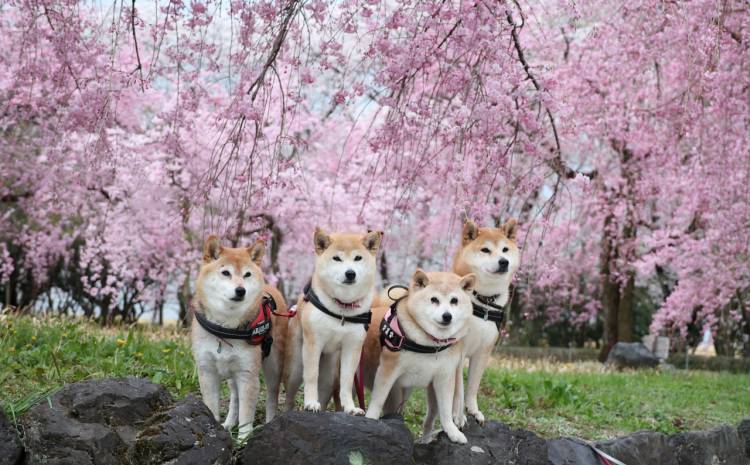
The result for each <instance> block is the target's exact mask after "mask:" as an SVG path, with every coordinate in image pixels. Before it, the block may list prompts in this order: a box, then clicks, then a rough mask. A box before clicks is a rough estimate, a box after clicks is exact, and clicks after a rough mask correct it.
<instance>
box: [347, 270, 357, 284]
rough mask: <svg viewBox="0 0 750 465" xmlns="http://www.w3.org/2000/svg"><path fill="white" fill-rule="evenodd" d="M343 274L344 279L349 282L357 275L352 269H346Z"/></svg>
mask: <svg viewBox="0 0 750 465" xmlns="http://www.w3.org/2000/svg"><path fill="white" fill-rule="evenodd" d="M344 276H346V280H347V281H349V282H351V281H354V278H356V277H357V273H356V272H355V271H354V270H346V273H344Z"/></svg>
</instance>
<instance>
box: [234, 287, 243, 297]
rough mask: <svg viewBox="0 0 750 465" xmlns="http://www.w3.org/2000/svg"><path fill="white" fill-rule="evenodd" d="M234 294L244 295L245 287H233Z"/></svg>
mask: <svg viewBox="0 0 750 465" xmlns="http://www.w3.org/2000/svg"><path fill="white" fill-rule="evenodd" d="M234 295H236V296H237V297H245V288H244V287H242V286H240V287H237V288H235V289H234Z"/></svg>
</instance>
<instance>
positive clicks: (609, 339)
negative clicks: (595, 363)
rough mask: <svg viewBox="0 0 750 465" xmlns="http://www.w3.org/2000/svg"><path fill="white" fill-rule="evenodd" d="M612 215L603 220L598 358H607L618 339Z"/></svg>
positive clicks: (617, 304) (617, 285)
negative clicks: (601, 321)
mask: <svg viewBox="0 0 750 465" xmlns="http://www.w3.org/2000/svg"><path fill="white" fill-rule="evenodd" d="M613 220H614V216H613V215H612V214H609V215H607V217H606V218H605V220H604V233H603V236H602V256H601V275H602V311H603V312H604V343H603V344H602V350H601V351H600V352H599V360H600V361H602V362H604V361H605V360H607V356H608V355H609V351H610V350H611V349H612V347H614V345H615V344H617V340H618V334H617V332H618V331H617V330H618V326H619V325H618V321H619V318H618V311H619V308H620V284H619V283H618V282H617V279H616V278H615V276H613V275H612V264H613V263H614V261H615V258H617V248H616V246H615V242H614V238H613V237H612V231H611V229H612V222H613Z"/></svg>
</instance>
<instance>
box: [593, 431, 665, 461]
mask: <svg viewBox="0 0 750 465" xmlns="http://www.w3.org/2000/svg"><path fill="white" fill-rule="evenodd" d="M596 447H597V448H599V449H601V450H602V451H604V452H606V453H607V454H609V455H611V456H612V457H614V458H616V459H617V460H619V461H621V462H623V463H626V464H627V465H679V463H678V462H677V459H676V458H675V455H674V452H673V450H672V447H671V446H670V444H669V437H668V436H667V435H666V434H664V433H657V432H656V431H638V432H637V433H633V434H630V435H628V436H623V437H620V438H617V439H611V440H608V441H601V442H598V443H596Z"/></svg>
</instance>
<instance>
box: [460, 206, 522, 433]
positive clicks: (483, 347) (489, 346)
mask: <svg viewBox="0 0 750 465" xmlns="http://www.w3.org/2000/svg"><path fill="white" fill-rule="evenodd" d="M516 230H517V225H516V220H514V219H510V220H508V222H506V223H505V224H504V225H503V226H501V227H499V228H479V227H477V225H476V224H474V223H473V222H471V221H467V222H466V223H465V224H464V227H463V231H462V234H461V247H460V248H459V250H458V251H457V252H456V256H455V259H454V261H453V271H454V272H456V273H457V274H459V275H465V274H469V273H471V274H473V275H474V276H476V284H475V285H474V290H473V292H472V294H471V300H472V305H473V308H474V310H473V313H474V316H473V317H472V318H471V319H470V321H469V334H470V337H468V338H466V342H465V344H464V356H465V357H468V359H469V377H468V383H467V387H466V396H465V402H466V410H467V411H468V412H469V414H470V415H472V416H474V417H475V418H476V419H477V421H478V422H479V423H480V424H484V414H483V413H482V412H481V411H480V410H479V404H478V403H477V394H478V392H479V384H480V382H481V380H482V374H483V373H484V370H485V368H486V366H487V362H488V361H489V359H490V356H491V355H492V350H493V349H494V348H495V344H497V340H498V338H499V336H500V323H501V322H502V320H503V318H504V317H505V316H506V315H505V313H506V312H505V309H506V307H507V305H508V303H509V302H508V299H509V297H510V296H509V292H508V291H509V288H510V283H511V281H512V280H513V274H514V273H515V272H516V270H518V266H519V264H520V254H519V251H518V246H517V245H516ZM455 392H456V396H455V400H454V411H453V414H454V421H455V423H456V424H457V425H458V426H459V428H462V427H463V426H464V425H465V424H466V415H465V414H464V390H463V363H462V364H461V366H460V367H459V369H458V372H457V373H456V391H455Z"/></svg>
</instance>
